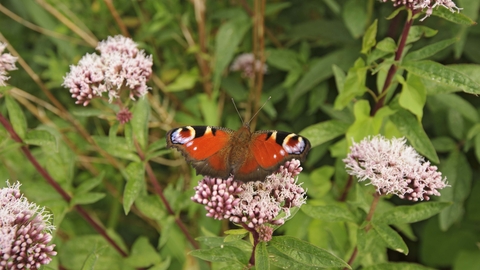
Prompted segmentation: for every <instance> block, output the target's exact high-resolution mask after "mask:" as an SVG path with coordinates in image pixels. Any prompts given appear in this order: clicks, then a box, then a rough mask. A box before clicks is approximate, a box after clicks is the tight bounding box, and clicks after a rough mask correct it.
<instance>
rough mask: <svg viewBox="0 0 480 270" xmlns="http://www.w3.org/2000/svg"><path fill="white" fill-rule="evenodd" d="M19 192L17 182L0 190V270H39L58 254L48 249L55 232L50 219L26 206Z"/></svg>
mask: <svg viewBox="0 0 480 270" xmlns="http://www.w3.org/2000/svg"><path fill="white" fill-rule="evenodd" d="M7 184H8V182H7ZM19 188H20V184H19V183H18V182H17V183H16V184H15V185H13V186H11V185H9V184H8V187H6V188H2V189H0V270H3V269H9V270H10V269H11V270H13V269H39V268H40V267H41V266H42V265H45V264H48V263H50V261H51V260H52V258H51V257H52V256H55V255H56V254H57V252H56V251H54V250H53V248H54V247H55V245H49V242H50V241H51V240H52V235H51V231H52V230H54V229H55V227H54V226H53V225H51V223H50V220H51V215H50V214H48V213H46V212H45V210H44V208H40V207H38V206H37V205H36V204H34V203H29V202H28V200H27V199H26V198H25V197H23V196H22V195H21V194H20V190H19Z"/></svg>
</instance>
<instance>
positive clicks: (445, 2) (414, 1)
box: [380, 0, 462, 21]
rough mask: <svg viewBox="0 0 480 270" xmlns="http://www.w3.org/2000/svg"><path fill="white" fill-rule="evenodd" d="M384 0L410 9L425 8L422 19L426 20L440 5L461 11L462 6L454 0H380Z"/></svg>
mask: <svg viewBox="0 0 480 270" xmlns="http://www.w3.org/2000/svg"><path fill="white" fill-rule="evenodd" d="M380 1H382V2H384V3H385V2H393V6H394V7H397V6H401V5H403V6H405V7H406V8H408V9H410V10H422V11H423V10H425V9H427V11H426V12H425V13H426V14H425V17H423V18H422V19H421V20H420V21H423V20H425V19H426V18H427V17H430V15H432V13H433V9H434V8H436V7H439V6H443V7H445V8H447V9H448V10H450V11H451V12H460V10H462V9H461V8H458V7H457V5H455V3H454V2H453V1H452V0H380Z"/></svg>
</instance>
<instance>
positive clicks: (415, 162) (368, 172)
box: [343, 135, 448, 201]
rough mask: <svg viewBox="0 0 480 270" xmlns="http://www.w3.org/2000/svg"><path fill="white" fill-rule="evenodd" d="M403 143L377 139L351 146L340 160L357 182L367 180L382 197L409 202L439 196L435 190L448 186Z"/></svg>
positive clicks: (439, 175) (440, 175)
mask: <svg viewBox="0 0 480 270" xmlns="http://www.w3.org/2000/svg"><path fill="white" fill-rule="evenodd" d="M405 142H406V140H405V139H404V138H401V139H392V140H387V139H386V138H384V137H383V136H379V135H378V136H375V137H373V138H366V139H364V140H362V141H361V142H360V143H354V144H353V145H352V146H351V147H350V153H349V154H348V155H347V158H345V159H344V160H343V162H345V165H346V168H347V172H348V173H349V174H350V175H353V176H356V177H357V178H358V181H365V180H369V181H370V184H372V185H373V186H375V187H376V189H377V192H378V193H380V194H383V195H385V194H395V195H397V196H398V197H400V198H402V199H407V200H412V201H418V200H429V199H430V196H431V195H435V196H440V193H439V192H438V189H443V188H445V187H446V186H448V185H447V183H446V179H445V178H442V173H441V172H439V171H437V167H436V166H432V165H430V162H429V161H424V159H423V157H422V156H420V155H419V154H418V153H417V152H416V151H415V149H413V147H411V146H408V145H405Z"/></svg>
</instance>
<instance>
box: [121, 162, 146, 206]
mask: <svg viewBox="0 0 480 270" xmlns="http://www.w3.org/2000/svg"><path fill="white" fill-rule="evenodd" d="M125 176H126V179H127V184H126V185H125V189H124V191H123V210H124V211H125V215H127V214H128V212H130V207H131V206H132V204H133V203H134V202H135V200H136V199H137V197H138V195H140V192H141V191H142V190H143V189H144V186H145V177H144V176H145V168H144V165H143V163H140V162H132V163H130V164H128V166H127V168H125Z"/></svg>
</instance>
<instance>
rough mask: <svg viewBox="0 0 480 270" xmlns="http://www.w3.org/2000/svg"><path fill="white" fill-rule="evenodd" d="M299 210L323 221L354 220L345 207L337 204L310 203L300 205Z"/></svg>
mask: <svg viewBox="0 0 480 270" xmlns="http://www.w3.org/2000/svg"><path fill="white" fill-rule="evenodd" d="M301 210H302V211H303V212H304V213H305V214H307V215H308V216H310V217H312V218H315V219H320V220H325V221H331V222H336V221H345V222H355V216H354V215H353V214H352V213H351V212H350V211H349V210H348V209H346V208H345V207H340V206H338V205H310V204H306V205H304V206H302V208H301Z"/></svg>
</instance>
